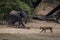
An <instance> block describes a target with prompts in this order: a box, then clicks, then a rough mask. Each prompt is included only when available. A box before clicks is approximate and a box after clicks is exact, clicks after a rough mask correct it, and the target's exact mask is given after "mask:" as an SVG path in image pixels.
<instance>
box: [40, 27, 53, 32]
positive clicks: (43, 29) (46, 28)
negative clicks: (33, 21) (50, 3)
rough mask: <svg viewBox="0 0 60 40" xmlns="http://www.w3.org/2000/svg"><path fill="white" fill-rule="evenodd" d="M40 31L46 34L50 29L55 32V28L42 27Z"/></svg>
mask: <svg viewBox="0 0 60 40" xmlns="http://www.w3.org/2000/svg"><path fill="white" fill-rule="evenodd" d="M40 29H42V30H41V32H43V31H44V32H46V30H48V29H49V30H50V31H51V32H53V30H52V29H53V27H40ZM41 32H40V33H41Z"/></svg>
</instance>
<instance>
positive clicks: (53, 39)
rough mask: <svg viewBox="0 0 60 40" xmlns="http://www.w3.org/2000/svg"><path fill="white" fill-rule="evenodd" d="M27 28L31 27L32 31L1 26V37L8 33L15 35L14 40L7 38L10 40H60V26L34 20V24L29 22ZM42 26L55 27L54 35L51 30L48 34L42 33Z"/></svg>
mask: <svg viewBox="0 0 60 40" xmlns="http://www.w3.org/2000/svg"><path fill="white" fill-rule="evenodd" d="M55 24H56V25H55ZM26 26H27V27H30V29H21V28H16V26H11V27H8V26H7V25H0V35H1V33H3V36H5V35H6V33H9V34H13V35H14V36H13V38H12V37H11V36H9V37H7V36H6V38H7V39H9V40H20V39H21V40H60V24H57V23H53V22H46V21H36V20H33V21H32V22H28V23H27V24H26ZM40 26H51V27H53V33H51V32H50V31H49V30H47V32H46V33H44V32H42V33H40V31H41V30H40V29H39V27H40ZM7 35H8V34H7ZM15 35H17V36H15ZM0 37H1V38H0V39H1V40H2V39H4V37H2V36H0ZM15 37H16V38H17V39H16V38H15Z"/></svg>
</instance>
